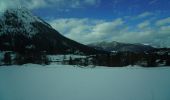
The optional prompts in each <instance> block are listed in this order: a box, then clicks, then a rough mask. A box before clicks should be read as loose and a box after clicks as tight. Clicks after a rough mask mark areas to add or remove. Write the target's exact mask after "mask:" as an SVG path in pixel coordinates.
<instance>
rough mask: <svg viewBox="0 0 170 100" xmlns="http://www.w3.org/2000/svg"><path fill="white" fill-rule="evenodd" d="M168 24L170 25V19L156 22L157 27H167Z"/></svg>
mask: <svg viewBox="0 0 170 100" xmlns="http://www.w3.org/2000/svg"><path fill="white" fill-rule="evenodd" d="M167 24H170V17H168V18H164V19H161V20H158V21H157V22H156V25H157V26H163V25H167Z"/></svg>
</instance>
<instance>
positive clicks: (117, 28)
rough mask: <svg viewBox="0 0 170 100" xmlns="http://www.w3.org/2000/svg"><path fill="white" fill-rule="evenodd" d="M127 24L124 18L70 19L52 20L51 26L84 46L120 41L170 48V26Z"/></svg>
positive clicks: (147, 21)
mask: <svg viewBox="0 0 170 100" xmlns="http://www.w3.org/2000/svg"><path fill="white" fill-rule="evenodd" d="M127 22H128V20H125V19H122V18H118V19H114V20H112V21H106V20H97V19H88V18H83V19H80V18H68V19H56V20H51V21H50V24H51V25H52V26H53V27H54V28H55V29H56V30H58V31H59V32H60V33H61V34H63V35H65V36H66V37H68V38H71V39H73V40H76V41H78V42H81V43H84V44H88V43H92V42H100V41H118V42H126V43H147V44H152V45H154V46H161V47H164V46H167V47H170V35H169V32H170V25H164V26H154V25H152V24H151V22H150V21H149V20H145V21H143V22H141V23H136V25H129V24H127ZM155 22H157V21H155Z"/></svg>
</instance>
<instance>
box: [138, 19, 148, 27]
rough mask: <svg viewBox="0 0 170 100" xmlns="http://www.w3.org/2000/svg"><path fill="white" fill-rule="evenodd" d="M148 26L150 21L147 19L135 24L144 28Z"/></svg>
mask: <svg viewBox="0 0 170 100" xmlns="http://www.w3.org/2000/svg"><path fill="white" fill-rule="evenodd" d="M149 26H150V21H148V20H146V21H144V22H142V23H140V24H138V25H137V27H138V28H140V29H144V28H147V27H149Z"/></svg>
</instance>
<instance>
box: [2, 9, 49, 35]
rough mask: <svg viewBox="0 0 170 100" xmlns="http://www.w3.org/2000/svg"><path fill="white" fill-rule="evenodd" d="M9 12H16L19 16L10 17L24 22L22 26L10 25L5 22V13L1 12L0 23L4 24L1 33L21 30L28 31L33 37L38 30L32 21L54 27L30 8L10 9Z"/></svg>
mask: <svg viewBox="0 0 170 100" xmlns="http://www.w3.org/2000/svg"><path fill="white" fill-rule="evenodd" d="M7 11H8V13H10V14H14V15H15V16H17V17H18V19H17V18H15V17H10V19H13V20H15V21H16V22H18V23H19V22H20V23H22V27H13V26H12V27H11V26H10V25H6V24H5V22H4V21H5V19H6V17H5V16H4V15H3V14H0V21H2V22H1V23H0V24H1V25H2V32H1V33H0V35H1V34H4V33H9V32H13V33H15V32H16V33H18V31H19V32H25V31H26V32H27V33H28V34H27V35H28V36H29V37H32V36H33V35H35V34H36V33H38V30H37V29H36V28H35V27H34V26H33V25H32V23H34V22H40V23H42V24H44V25H46V26H47V27H49V28H52V27H51V26H50V25H48V24H47V23H45V22H44V21H43V20H41V19H40V18H38V17H37V16H34V15H33V14H32V13H31V12H30V11H29V10H28V9H26V8H23V7H22V8H16V9H8V10H7Z"/></svg>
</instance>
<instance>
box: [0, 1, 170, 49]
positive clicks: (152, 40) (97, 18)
mask: <svg viewBox="0 0 170 100" xmlns="http://www.w3.org/2000/svg"><path fill="white" fill-rule="evenodd" d="M14 4H15V6H14ZM20 5H22V6H23V7H26V8H28V9H30V10H31V11H32V12H33V13H34V14H35V15H37V16H40V17H41V18H43V19H44V20H46V21H47V22H49V23H50V24H51V25H52V26H53V27H54V28H55V29H56V30H58V31H59V32H60V33H61V34H63V35H65V36H66V37H69V38H71V39H74V40H76V41H78V42H81V43H85V44H87V43H91V42H100V41H118V42H127V43H144V44H151V45H154V46H161V47H165V46H168V47H170V6H169V5H170V0H29V1H28V0H13V1H10V0H1V1H0V11H3V10H5V9H7V8H11V7H16V6H20Z"/></svg>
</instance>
